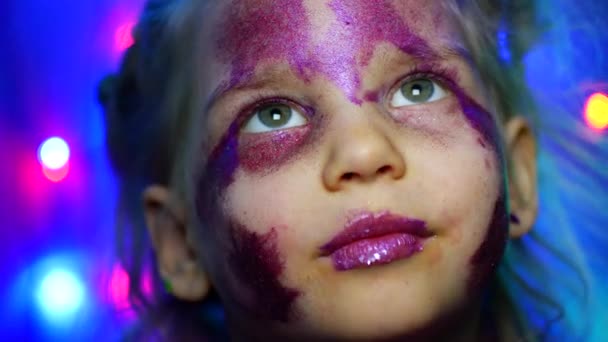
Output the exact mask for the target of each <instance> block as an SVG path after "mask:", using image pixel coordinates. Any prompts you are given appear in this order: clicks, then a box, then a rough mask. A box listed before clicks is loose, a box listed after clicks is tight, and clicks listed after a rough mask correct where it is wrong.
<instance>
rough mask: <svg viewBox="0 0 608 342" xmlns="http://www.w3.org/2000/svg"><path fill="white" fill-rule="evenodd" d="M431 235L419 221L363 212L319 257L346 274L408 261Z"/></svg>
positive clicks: (330, 242) (350, 222) (385, 213)
mask: <svg viewBox="0 0 608 342" xmlns="http://www.w3.org/2000/svg"><path fill="white" fill-rule="evenodd" d="M431 236H433V234H432V233H431V232H430V231H428V230H427V228H426V222H424V221H422V220H418V219H414V218H409V217H404V216H400V215H395V214H391V213H389V212H380V213H375V214H374V213H363V214H360V215H358V216H356V217H355V218H353V219H351V220H350V221H349V222H348V223H347V224H346V225H345V226H344V228H343V230H342V231H341V232H339V233H338V234H337V235H336V236H334V237H333V238H332V239H331V240H330V241H329V242H327V243H326V244H324V245H323V246H321V248H320V250H321V256H324V257H329V258H331V259H332V262H333V265H334V268H335V269H336V270H337V271H347V270H351V269H356V268H368V267H376V266H379V265H383V264H388V263H391V262H394V261H397V260H401V259H407V258H410V257H411V256H413V255H415V254H417V253H419V252H422V250H423V247H424V242H425V240H426V239H428V238H429V237H431Z"/></svg>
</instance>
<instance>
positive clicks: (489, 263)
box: [468, 192, 509, 296]
mask: <svg viewBox="0 0 608 342" xmlns="http://www.w3.org/2000/svg"><path fill="white" fill-rule="evenodd" d="M508 226H509V217H508V215H507V205H506V201H505V195H504V192H503V193H501V194H500V196H499V198H498V200H497V201H496V204H495V206H494V213H493V214H492V219H491V221H490V224H489V228H488V231H487V233H486V237H485V239H484V241H483V243H482V244H481V246H480V247H479V249H478V250H477V251H476V252H475V254H474V255H473V257H472V258H471V266H472V267H473V269H472V272H471V275H470V278H469V284H468V290H469V293H470V294H471V295H472V296H475V295H477V294H478V293H479V291H480V290H482V289H483V288H484V287H485V286H486V285H487V283H488V280H489V279H490V277H491V276H492V275H493V274H494V272H495V271H496V268H497V267H498V264H499V263H500V259H502V255H503V253H504V250H505V247H506V244H507V239H508Z"/></svg>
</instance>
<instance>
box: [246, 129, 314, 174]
mask: <svg viewBox="0 0 608 342" xmlns="http://www.w3.org/2000/svg"><path fill="white" fill-rule="evenodd" d="M309 132H310V127H307V126H303V127H294V128H290V129H287V130H282V131H276V132H271V133H263V134H249V135H246V136H244V137H243V138H241V142H240V145H241V146H240V148H239V158H240V161H241V165H242V167H243V169H244V170H246V171H249V172H270V171H274V170H276V169H277V168H279V167H280V166H281V165H283V164H284V163H286V162H288V161H290V160H292V159H293V158H295V157H296V156H297V154H296V153H295V151H296V150H297V149H298V148H299V147H300V146H302V145H303V144H304V143H305V141H306V137H307V136H308V133H309Z"/></svg>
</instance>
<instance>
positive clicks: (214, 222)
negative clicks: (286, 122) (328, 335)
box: [196, 123, 307, 322]
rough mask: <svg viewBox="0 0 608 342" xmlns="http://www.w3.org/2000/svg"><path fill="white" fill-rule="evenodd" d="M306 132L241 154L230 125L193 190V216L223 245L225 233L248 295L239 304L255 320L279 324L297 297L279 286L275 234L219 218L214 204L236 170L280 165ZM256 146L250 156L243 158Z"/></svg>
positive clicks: (262, 143)
mask: <svg viewBox="0 0 608 342" xmlns="http://www.w3.org/2000/svg"><path fill="white" fill-rule="evenodd" d="M306 130H307V129H306V128H302V129H300V130H298V129H294V130H292V131H291V132H289V134H286V135H283V136H282V137H280V138H271V137H270V138H268V137H267V139H268V140H267V141H258V142H256V143H251V144H250V145H247V146H246V147H245V148H244V149H241V148H240V147H239V132H240V125H239V124H238V123H234V124H232V125H231V127H230V128H229V129H228V131H227V133H226V134H225V135H224V137H223V138H222V139H221V141H220V143H219V144H218V145H217V147H215V149H214V150H213V151H212V153H211V154H210V157H209V160H208V162H207V165H206V167H205V172H204V175H203V177H201V180H200V181H199V185H198V193H197V203H196V206H197V210H198V214H199V217H200V218H201V219H202V220H203V222H204V223H207V224H208V226H209V227H212V228H216V229H212V230H211V233H212V234H211V236H215V237H216V238H219V239H221V240H223V237H225V236H226V234H227V236H228V239H229V240H230V242H231V243H230V245H231V246H232V248H231V251H229V252H228V253H229V254H228V255H229V263H230V266H231V271H232V272H233V274H234V275H235V276H236V278H237V279H238V280H239V282H240V283H241V284H242V285H243V286H244V287H245V288H246V289H247V290H248V291H249V292H250V294H251V295H250V296H247V297H246V298H247V299H246V300H243V301H242V302H243V303H242V304H243V306H244V307H245V308H246V309H247V310H248V311H250V312H251V313H253V314H255V315H257V316H260V317H262V318H266V319H270V320H276V321H281V322H287V321H289V320H290V319H293V318H294V317H296V315H295V314H294V312H295V310H294V308H293V302H294V301H295V299H296V298H297V297H298V296H299V295H300V292H299V291H298V290H296V289H293V288H288V287H286V286H284V285H282V284H281V282H280V281H279V277H280V276H281V274H282V273H283V269H284V262H283V259H282V257H281V255H280V253H279V251H278V249H277V231H276V229H275V228H272V229H271V230H270V231H269V232H268V233H266V234H258V233H255V232H253V231H250V230H249V229H248V228H247V227H245V226H244V225H241V224H237V223H234V221H233V220H231V219H227V218H225V217H223V216H222V214H221V213H222V208H221V205H220V203H221V199H222V198H223V195H224V192H225V189H226V188H227V187H228V186H229V185H230V184H232V182H234V173H235V171H236V170H237V169H238V168H239V166H240V165H242V166H243V167H245V168H246V169H252V170H259V169H262V168H266V167H268V166H270V165H276V164H277V163H278V161H280V160H286V159H285V158H287V157H286V154H287V153H288V152H289V151H290V150H291V149H290V148H292V147H295V146H296V145H298V143H299V142H300V141H301V140H302V137H303V136H304V135H305V133H306ZM277 143H283V144H284V145H283V147H282V150H280V151H279V150H277V149H279V148H278V147H276V145H275V144H277ZM256 146H257V148H258V152H256V153H257V154H256V155H254V154H251V153H247V151H248V150H249V151H252V150H251V149H254V148H256ZM241 158H242V160H240V159H241ZM256 158H260V159H259V160H258V159H256ZM226 226H227V227H228V228H227V229H225V227H226ZM217 227H222V229H217Z"/></svg>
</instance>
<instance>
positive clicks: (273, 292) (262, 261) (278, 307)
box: [229, 224, 300, 322]
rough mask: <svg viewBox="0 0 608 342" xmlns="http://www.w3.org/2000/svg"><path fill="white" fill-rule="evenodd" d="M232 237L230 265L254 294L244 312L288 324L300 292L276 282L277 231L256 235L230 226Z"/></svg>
mask: <svg viewBox="0 0 608 342" xmlns="http://www.w3.org/2000/svg"><path fill="white" fill-rule="evenodd" d="M231 237H232V245H233V248H234V249H233V251H232V253H231V254H230V256H229V262H230V266H231V267H232V269H233V271H234V273H235V275H236V277H237V278H238V280H239V281H240V282H241V283H242V284H243V285H244V286H246V287H247V288H248V289H249V290H250V291H251V292H252V295H253V296H252V298H251V299H250V300H248V301H247V303H245V304H244V305H245V306H246V309H247V310H249V311H251V312H252V313H254V314H256V315H257V316H260V318H266V319H271V320H277V321H281V322H287V321H289V320H290V319H291V318H293V316H294V312H293V309H292V306H293V302H294V301H295V299H296V298H297V297H298V296H299V295H300V292H299V291H297V290H296V289H292V288H288V287H285V286H284V285H282V284H281V283H280V281H279V277H280V275H281V274H282V273H283V268H284V265H283V260H282V258H281V256H280V255H279V252H278V250H277V232H276V229H275V228H272V229H271V230H270V231H269V232H268V233H266V234H258V233H255V232H252V231H250V230H249V229H247V228H246V227H243V226H241V225H239V224H232V227H231Z"/></svg>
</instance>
